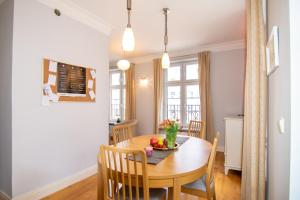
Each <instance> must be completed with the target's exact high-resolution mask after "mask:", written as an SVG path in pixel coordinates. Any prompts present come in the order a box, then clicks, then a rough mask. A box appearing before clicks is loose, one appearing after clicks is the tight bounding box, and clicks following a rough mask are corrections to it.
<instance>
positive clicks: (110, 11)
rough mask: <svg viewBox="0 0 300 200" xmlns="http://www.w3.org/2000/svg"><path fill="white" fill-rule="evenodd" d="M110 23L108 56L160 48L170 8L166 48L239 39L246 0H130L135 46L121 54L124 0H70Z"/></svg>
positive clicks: (173, 49)
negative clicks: (166, 15) (165, 9)
mask: <svg viewBox="0 0 300 200" xmlns="http://www.w3.org/2000/svg"><path fill="white" fill-rule="evenodd" d="M71 1H72V2H73V3H75V4H77V5H78V6H80V7H82V8H84V9H87V10H88V11H90V12H92V13H93V14H95V15H97V16H98V17H100V18H102V19H103V20H104V21H105V22H106V23H108V24H110V25H111V26H112V27H113V30H112V33H111V37H110V60H116V59H118V58H120V57H124V56H125V57H139V56H145V55H149V54H155V53H158V52H162V51H163V35H164V16H163V14H162V8H164V7H168V8H170V11H171V12H170V14H169V21H168V24H169V25H168V29H169V45H168V49H169V51H178V50H185V49H190V48H193V47H197V46H201V45H207V44H214V43H222V42H228V41H235V40H241V39H244V37H245V0H132V9H133V10H132V17H131V19H132V23H131V24H132V28H133V31H134V34H135V40H136V48H135V51H134V52H133V53H130V54H128V53H127V54H126V55H124V53H123V51H122V48H121V40H122V34H123V31H124V29H125V27H126V24H127V11H126V0H89V1H82V0H71Z"/></svg>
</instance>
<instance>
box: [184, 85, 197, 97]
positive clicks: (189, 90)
mask: <svg viewBox="0 0 300 200" xmlns="http://www.w3.org/2000/svg"><path fill="white" fill-rule="evenodd" d="M186 96H187V98H199V85H188V86H186Z"/></svg>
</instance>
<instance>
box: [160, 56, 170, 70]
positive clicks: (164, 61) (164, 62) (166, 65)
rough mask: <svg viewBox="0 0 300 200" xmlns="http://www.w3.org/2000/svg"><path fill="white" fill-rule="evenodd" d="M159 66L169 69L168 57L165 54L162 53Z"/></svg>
mask: <svg viewBox="0 0 300 200" xmlns="http://www.w3.org/2000/svg"><path fill="white" fill-rule="evenodd" d="M161 66H162V68H163V69H168V68H169V67H170V57H169V55H168V53H167V52H164V54H163V56H162V59H161Z"/></svg>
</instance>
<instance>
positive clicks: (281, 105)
mask: <svg viewBox="0 0 300 200" xmlns="http://www.w3.org/2000/svg"><path fill="white" fill-rule="evenodd" d="M275 25H277V26H279V57H280V67H279V69H278V70H277V71H275V72H274V73H273V74H272V76H271V77H270V78H269V131H268V134H269V139H268V155H269V157H268V173H269V174H268V199H270V200H277V199H278V200H282V199H288V198H289V174H290V133H291V132H290V115H291V107H290V106H291V104H290V100H291V99H290V81H289V80H290V45H289V43H290V37H289V34H290V33H289V4H288V2H287V1H286V0H272V1H268V30H269V33H271V30H272V27H273V26H275ZM282 117H283V118H284V119H285V121H286V123H285V133H283V134H280V133H279V130H278V120H279V119H280V118H282Z"/></svg>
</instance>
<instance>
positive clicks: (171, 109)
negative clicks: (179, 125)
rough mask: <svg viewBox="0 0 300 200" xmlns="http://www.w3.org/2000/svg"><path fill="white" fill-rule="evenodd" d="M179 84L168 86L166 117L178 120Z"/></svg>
mask: <svg viewBox="0 0 300 200" xmlns="http://www.w3.org/2000/svg"><path fill="white" fill-rule="evenodd" d="M180 104H181V102H180V86H169V87H168V119H171V120H177V119H179V120H180V110H181V109H180Z"/></svg>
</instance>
